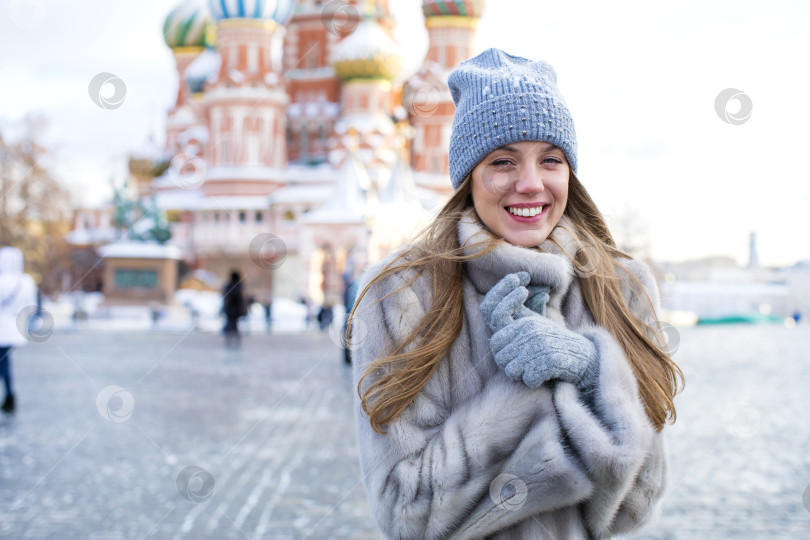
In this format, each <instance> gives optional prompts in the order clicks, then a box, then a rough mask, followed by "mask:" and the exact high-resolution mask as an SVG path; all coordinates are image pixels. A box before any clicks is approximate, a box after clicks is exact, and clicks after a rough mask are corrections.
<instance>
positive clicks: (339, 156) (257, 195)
mask: <svg viewBox="0 0 810 540" xmlns="http://www.w3.org/2000/svg"><path fill="white" fill-rule="evenodd" d="M483 7H484V0H423V1H422V11H423V14H424V18H425V19H424V20H425V26H426V27H427V30H428V39H429V46H428V53H427V56H426V58H425V59H424V62H423V63H422V65H421V67H419V69H418V70H417V71H416V72H415V73H404V72H403V70H402V67H401V65H402V58H401V50H402V49H401V46H400V45H399V44H397V43H396V42H395V41H394V40H393V37H392V35H393V30H394V27H395V21H394V19H393V17H392V16H391V14H390V11H389V7H388V0H332V1H321V0H210V1H209V2H207V3H206V2H204V1H202V0H184V1H182V2H181V3H180V4H179V5H178V6H177V7H175V8H174V9H173V10H172V11H171V12H170V13H169V14H168V15H167V17H166V19H165V23H164V27H163V35H164V39H165V41H166V45H167V46H168V47H169V49H170V50H171V53H172V55H173V56H174V60H175V64H176V68H177V79H178V91H177V97H176V101H175V104H174V106H173V107H172V108H171V109H170V110H169V111H168V114H167V117H166V134H165V147H164V148H162V149H158V151H157V152H143V151H142V152H135V153H133V155H132V156H131V157H130V161H129V167H130V177H131V181H130V185H131V187H132V189H133V191H135V192H136V195H135V197H137V198H140V199H145V200H146V199H148V200H152V201H154V204H155V205H156V206H157V208H159V209H160V210H161V211H162V212H164V215H165V216H166V217H167V220H168V227H169V230H170V231H171V239H170V240H169V243H170V244H171V245H172V246H174V247H176V248H177V249H178V250H179V253H180V254H181V255H180V257H181V260H182V265H181V268H182V269H183V271H182V272H181V274H183V273H185V274H191V273H193V272H194V271H195V270H204V271H206V272H208V273H209V274H210V275H214V276H217V277H219V278H221V279H222V280H223V281H224V279H225V277H226V276H227V275H228V273H229V272H230V270H231V269H237V270H239V271H240V272H241V273H242V274H243V275H244V276H245V279H246V281H245V289H246V290H247V291H248V292H249V293H250V294H251V295H253V296H255V297H256V299H257V300H258V301H261V302H269V301H270V300H272V298H273V297H274V296H284V297H288V298H300V297H308V298H311V299H312V300H313V301H314V302H316V303H323V304H326V305H332V304H340V303H342V292H343V288H344V285H345V283H346V282H347V280H350V279H353V278H354V277H356V275H357V274H358V273H359V272H360V271H361V270H362V268H363V267H364V266H365V265H366V264H367V263H369V262H373V261H375V260H378V259H380V258H382V257H384V256H385V255H387V254H388V253H390V251H391V250H392V249H394V248H395V247H396V246H398V245H399V244H401V243H402V242H403V241H405V240H406V239H407V238H409V237H411V236H412V235H413V233H414V232H416V231H417V230H418V229H419V228H420V227H421V226H422V225H424V222H425V220H426V219H427V218H428V216H429V215H430V212H431V211H435V210H437V209H438V207H439V206H440V205H441V204H442V203H443V201H444V200H446V198H447V197H448V196H449V194H451V193H452V188H451V184H450V180H449V174H448V172H449V165H448V148H449V140H448V139H449V136H450V128H451V123H452V118H453V112H454V106H453V101H452V98H451V96H450V91H449V88H448V86H447V75H448V73H449V72H450V71H451V70H452V69H453V68H454V67H455V66H457V65H458V64H459V63H460V62H461V61H462V60H464V59H466V58H468V57H470V56H472V53H473V41H474V37H475V32H476V28H477V25H478V21H479V19H480V17H481V14H482V11H483ZM160 163H162V164H163V166H160ZM88 222H89V221H88ZM78 226H81V223H79V225H78ZM75 232H76V231H74V233H75ZM74 236H75V235H74ZM180 277H181V278H182V277H183V276H182V275H181V276H180Z"/></svg>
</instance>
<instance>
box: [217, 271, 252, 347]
mask: <svg viewBox="0 0 810 540" xmlns="http://www.w3.org/2000/svg"><path fill="white" fill-rule="evenodd" d="M222 311H223V312H224V313H225V327H224V328H223V329H222V331H223V333H224V334H225V345H226V346H228V347H238V346H239V345H240V344H241V342H242V336H241V334H240V333H239V319H240V318H242V317H244V316H245V315H247V302H246V301H245V295H244V293H243V292H242V278H241V277H240V276H239V272H238V271H236V270H233V271H232V272H231V279H230V281H228V283H227V284H226V285H225V288H224V289H223V291H222Z"/></svg>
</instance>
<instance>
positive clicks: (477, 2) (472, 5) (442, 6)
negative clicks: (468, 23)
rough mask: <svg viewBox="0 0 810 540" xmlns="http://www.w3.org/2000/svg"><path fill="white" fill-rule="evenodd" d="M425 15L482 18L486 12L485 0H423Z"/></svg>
mask: <svg viewBox="0 0 810 540" xmlns="http://www.w3.org/2000/svg"><path fill="white" fill-rule="evenodd" d="M422 12H423V13H424V14H425V17H442V16H455V17H470V18H474V19H480V18H481V15H483V13H484V0H422Z"/></svg>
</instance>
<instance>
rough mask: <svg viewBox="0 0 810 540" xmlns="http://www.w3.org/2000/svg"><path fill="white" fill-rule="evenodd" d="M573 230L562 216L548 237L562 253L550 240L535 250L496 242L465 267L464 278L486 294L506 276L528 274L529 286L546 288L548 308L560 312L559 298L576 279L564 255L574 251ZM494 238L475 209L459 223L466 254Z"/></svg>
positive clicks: (468, 211)
mask: <svg viewBox="0 0 810 540" xmlns="http://www.w3.org/2000/svg"><path fill="white" fill-rule="evenodd" d="M572 227H573V224H572V223H571V221H570V220H569V219H568V218H567V217H566V216H563V217H562V219H561V220H560V223H559V224H558V225H557V227H555V228H554V230H553V231H552V233H551V236H550V238H552V239H553V240H554V241H556V242H557V243H558V244H559V245H560V246H561V247H562V249H560V247H558V246H557V245H556V244H555V243H554V242H552V241H551V240H550V239H547V240H546V241H545V242H543V243H542V244H540V246H538V247H536V248H525V247H520V246H515V245H512V244H510V243H508V242H506V241H505V240H502V239H498V240H497V245H496V246H495V248H494V249H492V250H491V251H490V252H488V253H486V254H484V255H481V256H479V257H476V258H474V259H471V260H469V261H467V262H466V263H465V269H466V270H467V276H468V277H469V279H470V281H471V282H472V285H473V286H474V287H475V289H476V291H478V292H479V293H480V294H486V293H487V292H488V291H489V290H490V289H491V288H492V287H493V286H495V284H497V283H498V282H499V281H500V280H501V278H503V277H504V276H505V275H507V274H511V273H514V272H520V271H525V272H528V273H529V275H530V276H531V284H533V285H548V286H549V288H550V291H549V296H550V297H551V298H550V300H549V305H550V306H553V307H556V308H557V309H559V308H560V303H561V301H562V298H563V297H564V296H565V293H566V292H567V291H568V288H569V286H570V285H571V281H572V279H573V278H574V277H575V276H576V274H575V273H574V268H573V264H572V262H571V260H570V258H569V257H568V256H566V253H567V254H569V255H570V256H573V255H574V254H575V253H576V251H577V242H576V240H575V239H574V237H573V236H572V235H571V233H570V232H569V229H570V228H572ZM493 238H495V237H494V235H493V234H492V233H491V232H489V231H488V230H487V229H485V228H484V226H483V224H482V223H481V221H480V220H479V218H478V215H477V214H476V213H475V210H474V209H472V208H471V209H469V210H467V211H466V212H465V215H464V216H463V217H462V218H461V220H459V224H458V239H459V243H460V245H461V246H462V247H464V248H465V253H467V254H474V253H477V252H480V251H482V249H483V248H484V247H485V246H486V245H487V244H488V242H489V241H490V240H491V239H493Z"/></svg>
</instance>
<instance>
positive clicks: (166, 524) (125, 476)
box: [0, 325, 810, 540]
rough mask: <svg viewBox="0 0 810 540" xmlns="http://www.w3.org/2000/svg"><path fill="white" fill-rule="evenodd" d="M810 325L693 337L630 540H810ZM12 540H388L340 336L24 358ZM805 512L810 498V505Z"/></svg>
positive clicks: (42, 349) (75, 349)
mask: <svg viewBox="0 0 810 540" xmlns="http://www.w3.org/2000/svg"><path fill="white" fill-rule="evenodd" d="M808 344H810V327H808V326H806V325H800V326H798V327H796V328H793V329H788V328H782V327H776V326H773V327H726V328H721V327H717V328H701V327H699V328H693V329H683V330H681V331H680V348H679V350H678V351H677V352H676V353H675V358H676V360H677V361H678V362H680V363H681V365H682V367H683V369H684V372H685V374H686V376H687V389H686V391H684V393H683V394H681V395H680V396H679V397H678V398H677V402H676V403H677V405H678V407H679V417H678V421H677V423H676V424H675V425H674V426H669V427H667V438H668V442H669V453H670V458H671V487H670V492H669V494H668V496H667V498H666V499H665V501H664V504H663V508H662V516H661V519H660V520H659V522H658V523H657V524H656V525H654V526H652V527H650V528H649V529H648V530H647V531H645V532H644V533H643V534H640V535H636V536H635V537H634V538H661V539H665V538H666V539H669V538H673V539H681V538H684V539H701V540H702V539H711V538H745V539H748V538H752V539H758V538H763V539H766V538H767V539H799V538H810V491H806V490H807V489H808V486H810V452H808V448H810V422H808V420H807V418H806V412H807V411H808V410H809V407H808V406H810V392H809V391H808V390H809V389H810V366H808V355H807V354H806V348H807V345H808ZM14 354H15V356H14V360H13V361H14V364H13V369H14V374H15V376H16V379H15V383H16V388H17V394H18V407H19V410H18V412H17V413H16V414H15V415H13V416H6V417H4V418H2V419H0V538H11V539H18V538H19V539H22V538H57V539H73V538H77V539H78V538H82V539H84V538H87V539H105V540H106V539H182V538H190V539H196V538H215V539H220V538H222V539H230V538H237V539H242V538H247V539H259V538H267V539H281V538H290V539H298V538H314V539H327V538H352V539H366V538H367V539H371V538H379V534H378V533H377V532H376V529H375V527H374V526H373V524H372V522H371V519H370V517H369V510H368V503H367V502H366V496H365V492H364V490H363V486H362V484H361V482H360V470H359V466H358V463H357V446H356V441H355V433H354V421H353V418H352V413H351V407H352V396H353V392H354V389H353V388H352V384H351V374H350V370H349V369H348V368H347V367H345V366H344V365H343V361H342V357H341V351H340V349H338V347H337V346H336V345H335V344H334V343H333V340H332V339H331V338H330V336H329V334H321V333H316V332H308V333H301V334H279V335H275V334H274V335H264V334H261V335H251V336H246V337H245V339H244V343H243V347H242V349H241V350H239V351H233V350H226V349H225V348H224V347H223V345H222V339H221V336H218V335H215V334H211V333H200V332H191V333H148V332H128V333H127V332H123V333H109V332H108V333H92V332H84V333H57V334H54V335H53V336H51V337H50V338H49V339H47V340H46V341H44V342H42V343H38V344H31V345H29V346H27V347H24V348H21V349H18V350H16V351H15V353H14ZM803 497H804V500H803Z"/></svg>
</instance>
